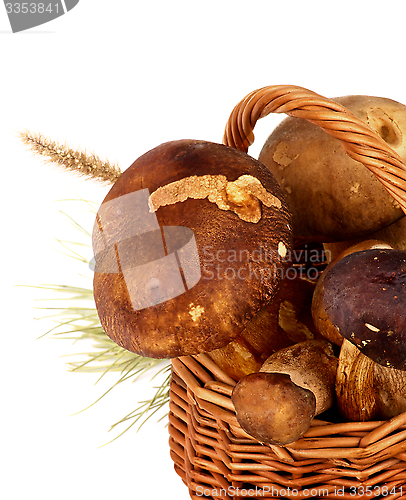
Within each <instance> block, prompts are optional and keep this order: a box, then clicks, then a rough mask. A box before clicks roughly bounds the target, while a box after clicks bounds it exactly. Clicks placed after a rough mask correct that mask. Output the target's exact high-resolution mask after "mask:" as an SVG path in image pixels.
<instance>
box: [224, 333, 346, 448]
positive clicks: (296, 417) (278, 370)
mask: <svg viewBox="0 0 406 500" xmlns="http://www.w3.org/2000/svg"><path fill="white" fill-rule="evenodd" d="M336 370H337V358H336V357H335V356H334V352H333V348H332V346H331V344H330V343H329V342H327V341H324V340H308V341H304V342H299V343H298V344H295V345H294V346H290V347H287V348H284V349H281V350H280V351H277V352H276V353H274V354H272V355H271V356H270V357H269V358H268V359H267V360H266V361H265V363H264V364H263V366H262V367H261V370H260V372H259V373H254V374H250V375H247V376H246V377H243V378H242V379H241V380H240V381H239V382H238V383H237V384H236V386H235V387H234V389H233V392H232V397H231V399H232V401H233V404H234V407H235V411H236V416H237V420H238V422H239V424H240V425H241V427H242V428H243V429H244V430H245V431H246V432H247V433H248V434H250V435H251V436H253V437H254V438H255V439H257V440H258V441H261V442H263V443H267V444H275V445H279V446H284V445H287V444H290V443H293V442H294V441H296V440H297V439H299V438H300V437H301V436H303V434H305V433H306V431H307V430H308V429H309V427H310V425H311V421H312V419H313V417H314V416H315V415H318V414H320V413H322V412H324V411H325V410H327V409H328V408H330V407H331V406H332V404H333V400H334V384H335V378H336Z"/></svg>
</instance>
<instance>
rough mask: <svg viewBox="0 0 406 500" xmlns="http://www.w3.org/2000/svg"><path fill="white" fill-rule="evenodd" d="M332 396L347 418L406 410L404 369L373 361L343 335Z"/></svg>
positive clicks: (375, 416) (385, 416)
mask: <svg viewBox="0 0 406 500" xmlns="http://www.w3.org/2000/svg"><path fill="white" fill-rule="evenodd" d="M336 396H337V404H338V407H339V410H340V412H341V414H342V415H343V416H344V417H345V418H347V419H348V420H352V421H363V422H365V421H367V420H373V419H389V418H392V417H394V416H396V415H399V414H400V413H403V412H405V411H406V372H405V371H403V370H395V369H394V368H387V367H386V366H382V365H380V364H378V363H375V362H374V361H372V360H371V359H370V358H368V357H367V356H365V355H364V354H362V352H361V351H360V350H359V349H358V348H357V347H356V346H355V345H353V344H352V343H351V342H350V341H348V340H345V339H344V342H343V344H342V346H341V351H340V356H339V361H338V369H337V379H336Z"/></svg>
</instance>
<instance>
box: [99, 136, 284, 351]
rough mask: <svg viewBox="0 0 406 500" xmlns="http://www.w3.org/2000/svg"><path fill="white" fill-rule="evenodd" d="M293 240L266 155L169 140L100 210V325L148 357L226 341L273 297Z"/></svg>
mask: <svg viewBox="0 0 406 500" xmlns="http://www.w3.org/2000/svg"><path fill="white" fill-rule="evenodd" d="M291 240H292V238H291V226H290V213H289V211H288V209H287V206H286V203H285V201H284V197H283V194H282V191H281V190H280V188H279V186H278V184H277V182H276V181H275V179H274V177H273V176H272V174H271V173H270V172H269V170H267V169H266V168H265V167H264V166H263V165H262V164H261V163H260V162H258V161H257V160H254V159H253V158H251V157H250V156H248V155H247V154H245V153H242V152H240V151H238V150H236V149H234V148H231V147H228V146H224V145H220V144H215V143H210V142H205V141H197V140H179V141H173V142H168V143H165V144H161V145H160V146H158V147H156V148H154V149H153V150H151V151H149V152H147V153H146V154H144V155H143V156H141V157H140V158H138V159H137V160H136V161H135V162H134V163H133V165H131V166H130V167H129V168H128V169H127V170H126V171H125V172H123V173H122V174H121V176H120V177H119V178H118V180H117V182H116V183H115V184H114V185H113V187H112V188H111V190H110V192H109V193H108V194H107V196H106V198H105V199H104V201H103V203H102V205H101V206H100V208H99V211H98V213H97V217H96V223H95V226H94V231H93V250H94V254H95V263H96V264H95V275H94V297H95V302H96V307H97V311H98V314H99V317H100V321H101V324H102V326H103V327H104V329H105V332H106V334H107V335H108V336H109V337H110V338H111V339H112V340H114V341H115V342H116V343H117V344H119V345H121V346H122V347H124V348H125V349H127V350H129V351H133V352H136V353H138V354H140V355H143V356H148V357H153V358H171V357H177V356H182V355H189V354H197V353H200V352H209V351H212V350H214V349H218V348H221V347H223V346H225V345H226V344H228V343H229V342H230V341H232V340H233V339H235V338H236V337H238V335H239V334H240V333H241V332H242V330H243V329H244V327H245V325H246V324H247V323H248V322H249V321H250V320H251V318H252V317H253V316H254V315H255V314H256V313H257V312H258V311H259V310H260V309H261V307H263V306H264V305H265V304H266V303H267V302H268V301H270V300H271V299H272V298H273V297H274V295H275V293H276V291H277V287H278V284H279V282H280V279H281V270H282V269H283V268H284V267H285V265H286V264H285V261H284V258H285V256H286V255H287V254H288V252H289V251H290V248H291Z"/></svg>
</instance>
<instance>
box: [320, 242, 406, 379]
mask: <svg viewBox="0 0 406 500" xmlns="http://www.w3.org/2000/svg"><path fill="white" fill-rule="evenodd" d="M322 295H323V297H322V302H323V307H324V309H325V311H326V313H327V316H328V317H329V318H330V320H331V322H332V324H333V325H334V326H335V328H336V329H337V331H338V332H339V334H340V335H341V336H342V337H343V338H346V339H347V340H349V341H350V342H352V343H353V344H354V345H356V346H357V347H358V349H359V350H360V351H361V352H362V353H363V354H365V355H366V356H368V357H370V358H371V359H372V360H373V361H375V362H376V363H379V364H381V365H383V366H386V367H389V368H395V369H398V370H406V315H405V311H406V251H403V250H396V249H375V250H372V249H371V250H364V251H360V252H355V253H351V254H349V255H346V256H345V257H343V258H342V259H340V260H339V261H338V262H336V263H335V265H334V266H332V267H331V269H329V270H328V272H326V274H325V276H324V280H323V294H322Z"/></svg>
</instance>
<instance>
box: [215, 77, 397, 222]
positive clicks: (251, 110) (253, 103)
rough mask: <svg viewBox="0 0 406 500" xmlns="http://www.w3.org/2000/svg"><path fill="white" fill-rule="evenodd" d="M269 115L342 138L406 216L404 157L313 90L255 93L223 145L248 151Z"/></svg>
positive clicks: (277, 88)
mask: <svg viewBox="0 0 406 500" xmlns="http://www.w3.org/2000/svg"><path fill="white" fill-rule="evenodd" d="M269 113H286V114H288V115H290V116H294V117H297V118H304V119H305V120H308V121H309V122H311V123H314V124H315V125H318V126H319V127H321V128H322V129H323V130H325V131H326V132H327V133H328V134H330V135H332V136H333V137H336V138H337V139H339V140H340V141H341V145H342V146H343V148H344V149H345V151H346V152H347V154H348V155H349V156H351V158H353V159H354V160H357V161H359V162H361V163H363V164H364V165H365V166H366V167H367V168H368V169H369V170H370V171H371V172H372V173H373V174H375V176H376V177H377V178H378V179H379V180H380V181H381V182H382V184H383V185H384V186H385V188H386V189H387V191H388V192H389V193H390V194H391V195H392V196H393V198H395V200H396V201H397V202H398V203H399V205H400V206H401V207H402V210H403V212H404V213H405V214H406V165H405V163H404V162H403V161H402V159H401V158H400V156H399V155H398V154H397V153H395V151H393V150H392V149H391V148H390V147H389V146H388V145H387V143H386V142H385V141H384V140H383V139H382V138H381V137H380V136H379V135H378V134H377V133H376V132H375V131H373V130H372V129H371V128H370V127H368V125H366V123H364V122H363V121H362V120H360V119H358V118H357V117H355V116H354V115H353V114H352V113H350V112H349V111H348V110H347V109H346V108H345V107H344V106H341V104H338V103H335V102H333V101H331V100H330V99H327V98H326V97H323V96H321V95H319V94H316V93H315V92H312V91H311V90H307V89H305V88H302V87H297V86H294V85H274V86H270V87H263V88H261V89H258V90H255V91H253V92H251V93H250V94H248V95H247V96H246V97H244V99H242V101H240V102H239V103H238V104H237V105H236V106H235V108H234V109H233V111H232V113H231V115H230V118H229V119H228V122H227V125H226V128H225V133H224V138H223V143H224V144H226V145H227V146H232V147H234V148H236V149H239V150H240V151H244V152H247V151H248V148H249V146H250V145H251V144H252V143H253V142H254V133H253V129H254V127H255V124H256V123H257V120H258V119H259V118H263V117H264V116H266V115H268V114H269Z"/></svg>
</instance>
